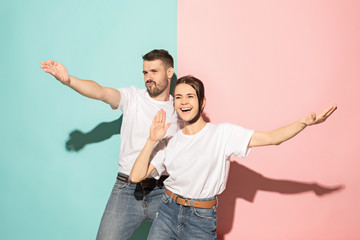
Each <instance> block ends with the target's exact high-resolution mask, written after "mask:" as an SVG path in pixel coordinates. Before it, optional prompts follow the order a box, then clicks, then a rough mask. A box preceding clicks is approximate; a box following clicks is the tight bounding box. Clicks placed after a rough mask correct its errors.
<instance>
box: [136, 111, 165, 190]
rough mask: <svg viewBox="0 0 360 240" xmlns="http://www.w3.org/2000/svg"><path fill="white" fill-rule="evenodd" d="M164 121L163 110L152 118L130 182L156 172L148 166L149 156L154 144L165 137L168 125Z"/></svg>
mask: <svg viewBox="0 0 360 240" xmlns="http://www.w3.org/2000/svg"><path fill="white" fill-rule="evenodd" d="M165 121H166V113H165V111H164V110H163V109H161V110H160V111H159V112H158V113H157V115H156V116H155V117H154V119H153V122H152V124H151V127H150V136H149V137H148V139H147V140H146V143H145V146H144V148H143V149H142V150H141V152H140V154H139V156H138V157H137V158H136V161H135V163H134V166H133V168H132V169H131V173H130V180H131V182H133V183H137V182H140V181H142V180H143V179H145V178H146V177H148V176H149V175H150V174H152V173H153V172H154V171H156V169H155V167H154V166H153V165H152V164H149V161H150V155H151V152H152V150H153V149H154V147H155V144H156V143H157V142H158V141H159V140H161V139H162V138H163V137H164V136H165V134H166V131H167V130H168V128H169V127H170V123H168V124H166V125H165Z"/></svg>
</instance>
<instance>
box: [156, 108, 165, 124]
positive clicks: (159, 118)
mask: <svg viewBox="0 0 360 240" xmlns="http://www.w3.org/2000/svg"><path fill="white" fill-rule="evenodd" d="M165 122H166V112H165V111H164V110H163V109H160V110H159V111H158V112H157V114H156V115H155V117H154V120H153V124H165Z"/></svg>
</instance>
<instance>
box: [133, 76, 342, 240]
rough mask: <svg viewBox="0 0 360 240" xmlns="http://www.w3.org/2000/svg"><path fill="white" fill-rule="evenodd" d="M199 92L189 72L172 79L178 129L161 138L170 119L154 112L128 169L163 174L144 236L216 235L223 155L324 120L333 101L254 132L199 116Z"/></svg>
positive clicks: (225, 166) (136, 177)
mask: <svg viewBox="0 0 360 240" xmlns="http://www.w3.org/2000/svg"><path fill="white" fill-rule="evenodd" d="M204 93H205V91H204V86H203V84H202V82H201V81H200V80H198V79H196V78H195V77H192V76H185V77H182V78H180V79H178V80H177V82H176V84H175V90H174V96H175V100H174V105H175V109H176V111H177V113H178V115H179V116H180V117H181V118H182V119H183V120H184V128H183V129H182V130H181V131H179V132H178V133H177V134H175V135H174V136H173V137H172V138H171V139H162V138H163V137H164V136H165V133H166V131H167V129H168V128H169V126H170V124H169V123H168V124H166V125H165V120H166V116H165V112H164V111H163V110H161V111H159V112H158V114H157V115H156V116H155V117H154V120H153V123H152V126H151V128H150V136H149V138H148V139H147V142H146V144H145V146H144V148H143V150H142V152H141V153H140V155H139V157H138V158H137V160H136V162H135V164H134V166H133V169H132V171H131V174H130V180H131V181H132V182H139V181H141V180H143V179H144V178H146V177H147V176H149V175H153V176H154V177H155V178H156V177H159V176H160V175H161V173H163V172H164V171H167V172H168V173H169V178H168V179H167V180H166V181H165V182H164V185H165V188H166V191H165V194H164V196H163V197H162V202H161V203H160V206H159V210H158V215H157V217H156V218H155V220H154V222H153V225H152V227H151V230H150V233H149V236H148V239H180V238H181V239H217V238H216V206H217V197H216V196H217V195H219V194H220V193H221V192H223V191H224V189H225V186H226V180H227V177H228V171H229V164H230V161H229V158H230V157H231V156H237V157H246V156H247V154H248V153H249V150H250V148H251V147H258V146H266V145H278V144H280V143H282V142H284V141H286V140H289V139H290V138H292V137H294V136H295V135H296V134H298V133H299V132H301V131H302V130H303V129H304V128H305V127H306V126H310V125H314V124H318V123H321V122H324V121H325V120H326V119H327V117H329V116H330V115H331V114H332V113H333V112H334V111H335V110H336V105H334V106H332V107H330V108H328V109H326V110H325V111H324V112H323V113H321V114H319V115H316V114H315V113H312V114H311V115H310V116H307V117H304V118H301V119H300V120H298V121H296V122H294V123H292V124H290V125H287V126H284V127H282V128H279V129H276V130H273V131H270V132H260V131H253V130H249V129H246V128H243V127H240V126H237V125H233V124H229V123H222V124H212V123H206V122H205V121H204V119H203V118H202V116H201V113H202V111H203V108H204V106H205V101H206V99H205V94H204ZM161 139H162V140H161ZM160 140H161V141H160ZM154 148H155V149H154ZM153 149H154V151H153ZM152 152H153V154H152Z"/></svg>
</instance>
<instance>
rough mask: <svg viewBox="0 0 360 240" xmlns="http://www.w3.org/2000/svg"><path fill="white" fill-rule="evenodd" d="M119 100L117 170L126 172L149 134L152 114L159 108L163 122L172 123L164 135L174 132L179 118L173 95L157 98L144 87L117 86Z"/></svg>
mask: <svg viewBox="0 0 360 240" xmlns="http://www.w3.org/2000/svg"><path fill="white" fill-rule="evenodd" d="M118 90H119V92H120V94H121V100H120V104H119V107H118V109H121V110H122V112H123V120H122V126H121V131H120V138H121V143H120V156H119V172H121V173H124V174H127V175H129V174H130V171H131V169H132V167H133V165H134V162H135V160H136V158H137V157H138V156H139V154H140V152H141V150H142V148H143V147H144V145H145V142H146V139H147V138H148V137H149V134H150V126H151V123H152V121H153V118H154V116H155V115H156V114H157V112H158V111H159V110H160V109H161V108H162V109H164V111H165V112H166V122H167V123H171V126H170V127H169V129H168V131H167V133H166V136H172V135H174V134H175V133H176V132H177V131H178V130H179V129H180V127H179V125H180V123H181V120H179V119H178V115H177V113H176V111H175V109H174V104H173V97H172V96H170V99H169V101H157V100H154V99H152V98H151V97H150V96H149V93H148V92H147V90H146V89H138V88H137V87H130V88H120V89H118Z"/></svg>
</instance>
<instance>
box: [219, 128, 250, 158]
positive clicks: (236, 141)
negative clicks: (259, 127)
mask: <svg viewBox="0 0 360 240" xmlns="http://www.w3.org/2000/svg"><path fill="white" fill-rule="evenodd" d="M224 131H225V138H226V140H225V141H226V143H227V144H226V150H225V153H226V155H227V156H235V157H242V158H244V157H246V156H247V155H248V154H249V152H250V148H249V147H248V146H249V142H250V140H251V137H252V135H253V133H254V130H250V129H247V128H243V127H241V126H238V125H234V124H230V123H225V124H224Z"/></svg>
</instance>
